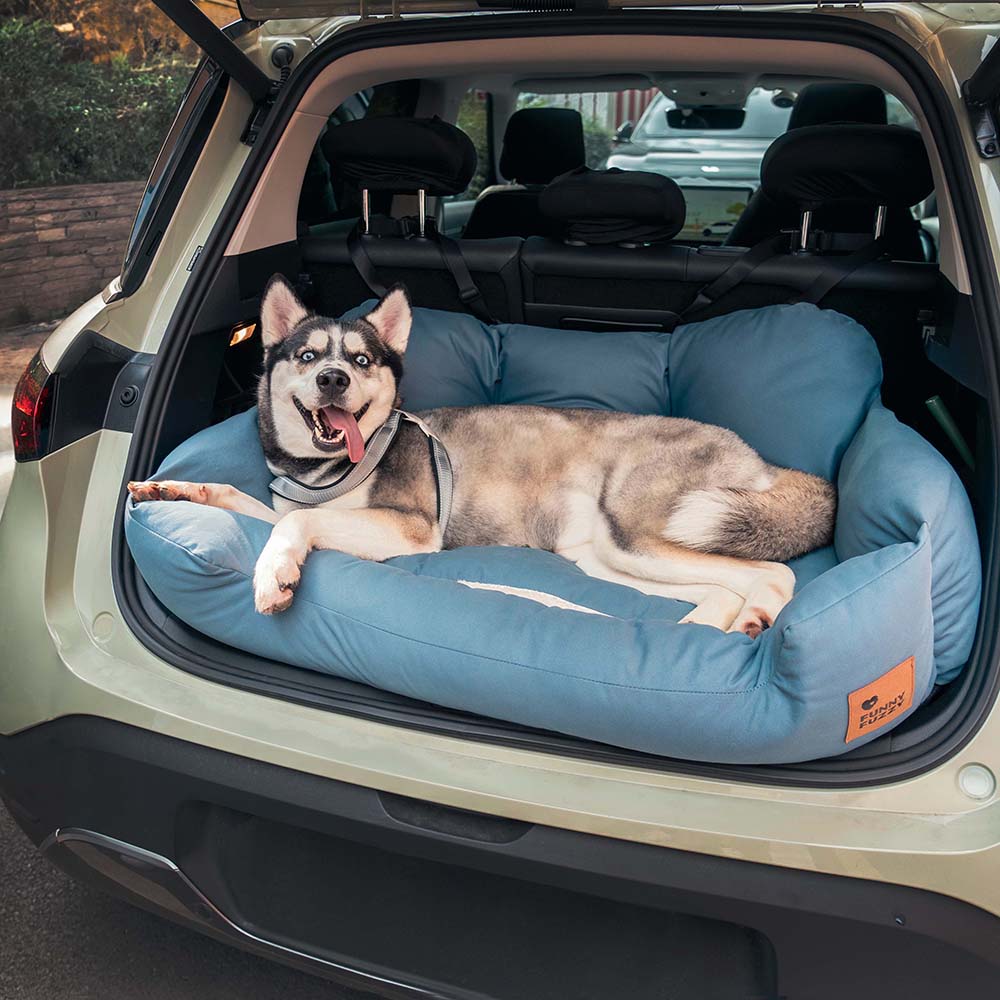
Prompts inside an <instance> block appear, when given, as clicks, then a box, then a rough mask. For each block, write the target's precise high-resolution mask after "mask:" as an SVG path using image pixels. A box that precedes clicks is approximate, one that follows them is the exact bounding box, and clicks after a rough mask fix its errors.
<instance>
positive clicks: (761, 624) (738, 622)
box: [728, 605, 773, 639]
mask: <svg viewBox="0 0 1000 1000" xmlns="http://www.w3.org/2000/svg"><path fill="white" fill-rule="evenodd" d="M772 624H773V622H772V620H771V616H770V615H769V614H768V613H767V612H766V611H765V610H764V609H763V608H752V607H749V606H747V605H744V606H743V608H742V609H741V611H740V613H739V614H738V615H737V616H736V618H735V619H734V620H733V624H732V625H730V627H729V629H728V631H729V632H742V633H743V634H744V635H748V636H750V638H751V639H756V638H757V637H758V636H759V635H760V634H761V632H763V631H764V630H765V629H769V628H770V627H771V625H772Z"/></svg>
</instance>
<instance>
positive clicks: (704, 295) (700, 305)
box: [678, 233, 788, 322]
mask: <svg viewBox="0 0 1000 1000" xmlns="http://www.w3.org/2000/svg"><path fill="white" fill-rule="evenodd" d="M787 245H788V234H787V233H779V234H778V235H777V236H772V237H771V238H770V239H766V240H764V241H763V242H761V243H758V244H756V246H753V247H751V248H750V249H749V250H747V251H746V253H744V254H741V255H740V256H739V258H737V259H736V260H735V261H733V263H732V264H730V265H729V267H727V268H726V269H725V271H723V272H722V274H720V275H719V276H718V277H717V278H714V279H713V280H712V281H710V282H709V283H708V284H707V285H704V286H703V287H702V288H700V289H699V290H698V294H697V295H695V297H694V299H693V300H692V301H691V302H689V303H688V304H687V305H686V306H685V307H684V308H683V309H682V310H681V311H680V314H679V315H678V321H679V322H685V321H686V320H689V319H691V317H692V316H694V315H696V314H697V313H700V312H701V311H702V310H704V309H707V308H708V307H709V306H710V305H712V303H713V302H715V301H716V300H717V299H721V298H722V296H723V295H725V294H726V293H727V292H729V291H732V289H734V288H735V287H736V286H737V285H739V284H740V283H742V282H743V281H745V280H746V279H747V278H748V277H749V276H750V275H751V274H752V273H753V272H754V271H755V270H756V269H757V268H758V267H759V266H760V265H761V264H763V263H764V261H765V260H769V259H770V258H771V257H776V256H777V255H778V253H779V252H780V251H781V249H782V247H784V246H787Z"/></svg>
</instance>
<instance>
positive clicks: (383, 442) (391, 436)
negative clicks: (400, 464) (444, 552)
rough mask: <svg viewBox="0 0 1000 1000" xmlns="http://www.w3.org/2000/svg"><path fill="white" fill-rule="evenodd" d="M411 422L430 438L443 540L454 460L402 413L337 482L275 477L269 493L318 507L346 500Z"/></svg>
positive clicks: (452, 489)
mask: <svg viewBox="0 0 1000 1000" xmlns="http://www.w3.org/2000/svg"><path fill="white" fill-rule="evenodd" d="M403 420H409V421H410V423H412V424H414V425H416V426H417V427H419V428H420V430H421V431H423V433H424V434H426V435H427V440H428V441H429V442H430V448H431V459H432V462H433V466H434V478H435V479H436V480H437V495H438V524H439V525H440V527H441V534H442V536H443V535H444V533H445V529H446V528H447V527H448V519H449V518H450V517H451V505H452V498H453V496H454V493H455V479H454V475H453V474H452V470H451V460H450V459H449V458H448V450H447V449H446V448H445V446H444V445H443V444H442V443H441V442H440V440H438V438H437V437H435V435H434V434H433V433H432V432H431V430H430V428H429V427H427V425H426V424H425V423H424V422H423V421H422V420H420V419H418V418H417V417H414V416H412V415H411V414H409V413H406V412H405V411H403V410H393V411H392V412H391V413H390V414H389V419H388V420H386V422H385V423H384V424H383V425H382V426H381V427H380V428H379V429H378V430H377V431H376V432H375V435H374V437H373V438H372V439H371V441H369V442H368V445H367V447H366V448H365V454H364V457H363V458H362V459H361V461H360V462H358V464H357V465H352V466H351V467H350V468H349V469H348V470H347V471H346V472H345V473H344V474H343V475H342V476H341V477H340V479H338V480H337V481H336V482H333V483H330V484H328V485H326V486H306V484H305V483H300V482H299V481H298V480H297V479H292V477H291V476H276V477H275V478H274V479H272V480H271V485H270V490H271V492H272V493H276V494H277V495H278V496H279V497H284V498H285V499H286V500H291V501H292V502H293V503H301V504H307V505H309V506H315V505H318V504H323V503H329V502H330V501H331V500H336V499H338V498H339V497H342V496H345V495H346V494H348V493H350V492H351V490H356V489H357V488H358V487H359V486H360V485H361V484H362V483H363V482H364V481H365V480H366V479H367V478H368V477H369V476H370V475H371V474H372V473H373V472H374V471H375V470H376V469H377V468H378V464H379V462H381V461H382V459H383V458H384V457H385V453H386V452H387V451H388V450H389V446H390V445H391V444H392V442H393V441H394V440H395V439H396V434H397V432H398V431H399V425H400V422H401V421H403Z"/></svg>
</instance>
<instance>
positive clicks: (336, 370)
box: [258, 275, 412, 464]
mask: <svg viewBox="0 0 1000 1000" xmlns="http://www.w3.org/2000/svg"><path fill="white" fill-rule="evenodd" d="M411 320H412V314H411V312H410V300H409V298H408V297H407V295H406V292H405V290H404V289H403V288H402V286H399V285H397V286H396V287H395V288H392V289H390V290H389V292H388V293H387V294H386V295H385V297H384V298H383V299H382V300H381V301H380V302H379V304H378V305H377V306H376V307H375V308H374V309H373V310H372V311H371V312H370V313H369V314H368V315H367V316H365V317H364V318H363V319H358V320H351V321H345V322H338V321H337V320H333V319H327V318H326V317H323V316H316V315H313V314H311V313H310V312H309V311H308V310H307V309H306V307H305V306H304V305H303V304H302V303H301V302H300V301H299V299H298V296H296V294H295V292H294V291H293V289H292V287H291V286H290V285H289V284H288V282H287V281H285V279H284V278H283V277H281V275H275V276H274V277H273V278H271V280H270V281H269V282H268V285H267V288H266V289H265V290H264V297H263V299H262V301H261V308H260V325H261V337H262V339H263V343H264V375H263V378H262V379H261V382H260V387H259V389H258V404H259V412H260V427H261V436H262V439H263V442H264V450H265V452H266V453H267V455H268V458H269V459H271V460H272V462H277V463H278V464H281V461H282V459H286V458H288V459H294V460H296V461H297V462H298V463H302V462H308V463H310V464H315V463H317V462H319V461H322V462H329V461H339V460H340V459H343V458H350V460H351V461H352V462H359V461H360V460H361V458H362V456H363V455H364V450H365V441H367V440H368V439H369V438H370V437H371V435H372V434H373V433H374V432H375V431H376V430H378V428H379V427H381V426H382V424H384V423H385V421H386V419H387V418H388V416H389V414H390V412H391V410H392V408H393V407H394V406H396V405H397V404H398V397H399V380H400V378H401V377H402V374H403V352H404V351H405V350H406V342H407V340H408V339H409V336H410V324H411Z"/></svg>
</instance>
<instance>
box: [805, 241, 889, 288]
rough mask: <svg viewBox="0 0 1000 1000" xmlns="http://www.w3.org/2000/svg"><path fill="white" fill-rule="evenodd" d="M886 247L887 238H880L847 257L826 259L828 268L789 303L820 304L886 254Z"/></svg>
mask: <svg viewBox="0 0 1000 1000" xmlns="http://www.w3.org/2000/svg"><path fill="white" fill-rule="evenodd" d="M885 246H886V238H885V236H880V237H878V239H875V240H872V241H871V243H868V244H867V245H866V246H863V247H862V248H861V249H860V250H855V251H854V253H852V254H848V255H847V256H846V257H824V258H823V260H824V261H825V263H826V264H827V265H828V266H827V267H825V268H824V269H823V271H822V272H821V273H820V274H818V275H817V276H816V278H815V279H814V280H813V282H812V284H811V285H809V287H808V288H806V290H805V291H804V292H802V293H801V294H800V295H797V296H795V298H793V299H789V302H812V303H817V302H819V301H820V300H821V299H822V298H823V297H824V296H825V295H826V294H827V293H828V292H831V291H833V289H834V288H836V287H837V285H839V284H840V283H841V282H842V281H843V280H844V279H845V278H846V277H848V276H849V275H851V274H853V273H854V272H855V271H856V270H857V269H858V268H859V267H864V265H865V264H870V263H871V262H872V261H873V260H876V259H877V258H879V257H881V256H882V254H883V253H884V252H885Z"/></svg>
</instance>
